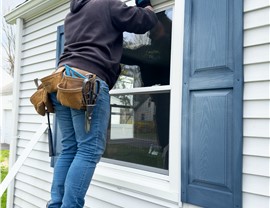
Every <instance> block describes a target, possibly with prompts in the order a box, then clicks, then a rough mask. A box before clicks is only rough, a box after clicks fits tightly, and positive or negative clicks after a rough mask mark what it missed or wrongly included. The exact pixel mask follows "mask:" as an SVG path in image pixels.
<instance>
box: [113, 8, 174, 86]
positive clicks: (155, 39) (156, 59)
mask: <svg viewBox="0 0 270 208" xmlns="http://www.w3.org/2000/svg"><path fill="white" fill-rule="evenodd" d="M157 16H158V19H159V23H158V25H157V26H156V27H155V28H154V29H153V30H152V31H151V32H147V33H146V34H143V35H136V34H133V33H124V43H123V45H124V50H123V56H122V59H121V63H122V64H121V67H122V73H121V75H120V77H119V79H118V81H117V83H116V84H115V86H114V89H121V88H135V87H144V86H153V85H169V80H170V59H171V30H172V9H167V10H165V11H162V12H159V13H157Z"/></svg>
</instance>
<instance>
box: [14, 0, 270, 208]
mask: <svg viewBox="0 0 270 208" xmlns="http://www.w3.org/2000/svg"><path fill="white" fill-rule="evenodd" d="M68 7H69V5H68V4H64V5H62V6H59V7H58V8H57V9H54V10H51V11H49V12H47V13H46V14H43V15H41V16H38V17H36V18H34V19H32V20H31V21H28V22H25V23H24V28H23V40H22V41H23V45H22V60H21V74H20V76H21V79H20V99H19V120H18V135H19V138H18V144H17V154H18V156H19V155H20V154H21V153H22V151H23V150H24V148H25V147H26V145H27V142H28V141H29V140H30V139H31V138H32V136H33V135H34V133H35V131H36V129H38V127H39V126H40V125H41V123H42V122H43V121H44V120H43V119H46V118H41V117H40V116H39V115H37V114H36V112H35V110H34V108H33V107H32V105H31V103H30V101H29V97H30V96H31V95H32V93H33V92H34V91H35V85H34V82H33V79H34V78H37V77H43V76H45V75H47V74H48V73H50V72H52V71H53V70H54V68H55V55H56V37H57V34H56V28H57V26H59V25H62V24H63V19H64V17H65V14H66V13H67V12H68ZM244 11H245V14H244V15H245V16H244V31H245V33H244V73H245V86H244V118H243V119H244V151H243V157H244V164H243V207H244V208H254V207H260V208H269V205H270V193H269V186H270V173H269V168H270V150H269V149H270V135H269V125H270V113H269V106H270V93H269V88H270V72H269V68H270V58H269V49H270V41H269V30H270V20H269V12H270V5H269V1H267V0H260V1H254V0H245V1H244ZM46 140H47V137H46V135H43V136H42V138H41V139H40V141H39V142H38V144H37V145H36V146H35V147H34V150H33V151H32V153H31V154H30V156H29V158H28V159H27V160H26V161H25V164H24V165H23V167H22V168H21V169H20V171H19V173H18V174H17V176H16V180H15V192H14V206H13V207H14V208H25V207H27V208H37V207H38V208H40V207H45V204H46V202H47V201H48V200H49V198H50V185H51V181H52V168H50V159H49V157H48V145H47V141H46ZM108 167H112V169H113V168H114V166H110V165H108ZM97 173H98V175H97V176H95V177H94V180H93V182H92V185H91V188H90V191H91V193H90V192H88V195H87V197H86V206H85V207H91V208H119V207H124V208H125V207H128V208H132V207H136V208H137V207H147V208H152V207H153V208H161V207H171V208H172V207H178V196H177V195H176V196H171V195H168V196H167V198H168V200H164V199H162V197H163V198H166V194H165V193H167V192H165V191H164V194H163V195H162V197H153V195H157V196H160V195H161V194H160V192H159V191H158V189H156V190H152V189H149V195H146V194H144V195H143V194H140V193H139V192H138V191H134V192H133V191H131V190H130V189H123V188H121V187H122V186H121V185H122V184H121V183H122V181H121V180H118V179H119V178H118V176H117V175H115V180H117V182H119V186H113V185H112V184H111V183H103V182H102V180H103V179H104V177H103V175H102V168H99V169H98V171H97ZM130 177H132V176H130ZM117 178H118V179H117ZM122 179H123V180H124V179H125V178H122ZM141 179H142V180H141V181H142V182H143V183H152V184H155V183H156V181H157V180H156V179H153V180H152V181H146V180H145V178H144V177H142V178H141ZM126 180H127V181H128V180H130V179H126ZM164 181H165V180H164ZM135 182H136V181H135ZM135 182H134V183H135ZM176 186H177V184H176ZM164 187H166V183H165V182H164ZM134 188H135V190H139V189H140V186H139V185H138V186H136V187H134ZM159 189H160V190H163V189H164V188H163V186H161V187H159ZM162 193H163V192H162ZM127 204H128V206H127ZM184 207H189V208H191V207H194V206H192V205H184Z"/></svg>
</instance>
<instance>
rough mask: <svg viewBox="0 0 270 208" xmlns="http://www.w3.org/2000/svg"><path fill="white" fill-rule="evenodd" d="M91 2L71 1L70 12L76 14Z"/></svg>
mask: <svg viewBox="0 0 270 208" xmlns="http://www.w3.org/2000/svg"><path fill="white" fill-rule="evenodd" d="M89 1H90V0H71V2H70V11H71V12H72V13H76V12H78V11H80V9H81V8H82V7H83V6H84V5H85V4H87V3H88V2H89Z"/></svg>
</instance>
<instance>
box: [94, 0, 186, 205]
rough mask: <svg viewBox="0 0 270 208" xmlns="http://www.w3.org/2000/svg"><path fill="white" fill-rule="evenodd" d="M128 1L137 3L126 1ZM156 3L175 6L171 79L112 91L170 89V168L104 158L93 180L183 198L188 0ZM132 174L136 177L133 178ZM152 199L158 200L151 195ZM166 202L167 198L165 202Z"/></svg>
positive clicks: (175, 199)
mask: <svg viewBox="0 0 270 208" xmlns="http://www.w3.org/2000/svg"><path fill="white" fill-rule="evenodd" d="M125 2H126V4H127V5H129V6H132V5H134V3H133V2H131V1H125ZM156 3H157V4H155V5H154V10H155V12H160V11H163V10H164V9H169V8H171V9H172V10H173V22H172V42H171V67H170V83H169V85H163V86H151V87H139V88H132V89H113V90H111V91H110V95H123V94H144V93H164V92H169V93H170V126H169V149H170V151H169V170H168V174H167V175H166V174H164V173H157V172H152V171H149V170H147V169H146V170H141V169H136V167H135V166H136V165H135V166H133V167H127V166H123V165H121V162H120V164H119V163H118V164H116V163H115V162H112V161H113V160H112V159H107V158H106V159H102V160H101V162H100V163H99V164H98V166H97V168H96V172H95V175H94V178H93V184H99V185H100V186H104V185H105V184H106V185H112V186H116V187H118V188H119V190H120V189H121V187H123V188H124V189H126V190H129V191H131V192H134V191H135V192H139V193H142V194H146V195H149V194H153V195H155V197H158V198H161V199H166V201H168V200H169V201H173V202H177V203H178V205H179V206H182V203H181V201H180V199H181V193H180V190H181V184H180V183H181V175H180V167H181V109H182V71H183V70H182V65H183V64H182V62H183V36H184V4H185V1H184V0H180V1H173V0H160V1H157V2H156ZM131 178H132V180H130V179H131ZM148 200H149V201H151V200H154V199H153V198H152V199H151V198H149V197H148ZM164 203H165V202H164Z"/></svg>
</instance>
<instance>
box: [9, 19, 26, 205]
mask: <svg viewBox="0 0 270 208" xmlns="http://www.w3.org/2000/svg"><path fill="white" fill-rule="evenodd" d="M22 31H23V19H21V18H18V19H17V20H16V36H15V63H14V81H13V96H12V97H13V101H12V102H13V103H12V121H13V124H12V138H13V139H12V140H11V143H10V154H9V169H10V168H11V167H12V166H13V164H14V163H15V162H16V159H17V158H16V155H17V140H18V117H19V101H20V99H19V96H20V74H21V70H20V69H21V48H22ZM13 201H14V180H13V181H12V182H11V183H10V185H9V188H8V193H7V208H12V207H13Z"/></svg>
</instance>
